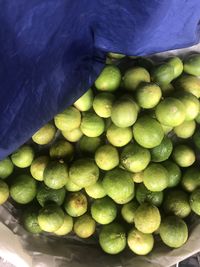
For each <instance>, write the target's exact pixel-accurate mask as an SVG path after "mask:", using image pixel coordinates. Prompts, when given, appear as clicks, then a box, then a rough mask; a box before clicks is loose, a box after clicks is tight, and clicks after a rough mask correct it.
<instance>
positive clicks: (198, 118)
mask: <svg viewBox="0 0 200 267" xmlns="http://www.w3.org/2000/svg"><path fill="white" fill-rule="evenodd" d="M195 121H196V122H197V123H198V124H200V113H198V115H197V116H196V118H195Z"/></svg>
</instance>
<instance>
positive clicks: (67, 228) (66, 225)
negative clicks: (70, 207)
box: [54, 214, 73, 236]
mask: <svg viewBox="0 0 200 267" xmlns="http://www.w3.org/2000/svg"><path fill="white" fill-rule="evenodd" d="M72 229H73V219H72V217H71V216H69V215H67V214H65V215H64V222H63V224H62V225H61V226H60V228H58V230H56V231H55V232H54V234H56V235H59V236H61V235H67V234H69V233H70V232H71V231H72Z"/></svg>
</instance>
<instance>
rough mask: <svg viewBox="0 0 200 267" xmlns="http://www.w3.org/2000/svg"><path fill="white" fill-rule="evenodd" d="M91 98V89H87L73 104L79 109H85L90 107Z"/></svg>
mask: <svg viewBox="0 0 200 267" xmlns="http://www.w3.org/2000/svg"><path fill="white" fill-rule="evenodd" d="M93 98H94V96H93V92H92V89H88V91H87V92H86V93H85V94H83V95H82V96H81V97H80V98H79V99H78V100H76V102H74V106H75V107H76V108H77V109H78V110H80V111H87V110H89V109H90V108H91V107H92V102H93Z"/></svg>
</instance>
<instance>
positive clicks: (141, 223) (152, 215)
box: [134, 203, 161, 234]
mask: <svg viewBox="0 0 200 267" xmlns="http://www.w3.org/2000/svg"><path fill="white" fill-rule="evenodd" d="M134 221H135V227H136V228H137V230H139V231H141V232H142V233H144V234H151V233H153V232H155V231H156V230H157V229H158V228H159V226H160V221H161V217H160V212H159V209H158V208H157V207H156V206H154V205H152V204H150V203H143V204H141V205H140V206H139V208H138V209H137V210H136V212H135V220H134Z"/></svg>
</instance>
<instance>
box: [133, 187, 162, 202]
mask: <svg viewBox="0 0 200 267" xmlns="http://www.w3.org/2000/svg"><path fill="white" fill-rule="evenodd" d="M136 199H137V201H138V202H139V203H140V204H142V203H144V202H148V203H150V204H152V205H155V206H157V207H159V206H160V205H161V204H162V202H163V192H162V191H161V192H152V191H150V190H148V189H147V188H146V187H145V185H144V184H143V183H141V184H139V185H138V186H137V188H136Z"/></svg>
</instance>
